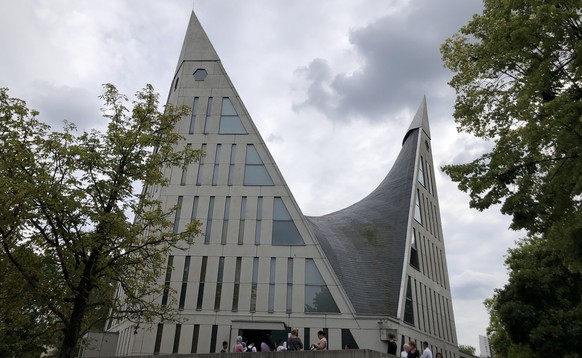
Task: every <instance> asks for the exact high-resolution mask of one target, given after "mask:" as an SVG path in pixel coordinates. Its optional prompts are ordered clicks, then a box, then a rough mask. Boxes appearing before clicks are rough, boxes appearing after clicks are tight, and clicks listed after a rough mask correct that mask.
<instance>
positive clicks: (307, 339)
mask: <svg viewBox="0 0 582 358" xmlns="http://www.w3.org/2000/svg"><path fill="white" fill-rule="evenodd" d="M310 335H311V332H310V329H309V328H304V329H303V337H304V338H305V340H304V341H305V342H303V347H309V346H310V345H311V336H310Z"/></svg>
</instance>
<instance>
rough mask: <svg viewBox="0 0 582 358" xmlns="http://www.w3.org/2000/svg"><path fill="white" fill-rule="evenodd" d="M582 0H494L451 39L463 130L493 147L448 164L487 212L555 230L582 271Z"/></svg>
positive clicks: (446, 51)
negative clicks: (493, 208)
mask: <svg viewBox="0 0 582 358" xmlns="http://www.w3.org/2000/svg"><path fill="white" fill-rule="evenodd" d="M581 9H582V0H560V1H557V0H527V1H526V0H515V1H507V0H484V8H483V13H482V14H480V15H474V16H473V18H472V20H470V21H469V23H468V24H467V25H465V26H464V27H462V28H461V29H460V31H459V32H458V33H457V34H455V35H454V36H453V37H451V38H449V39H448V40H446V41H445V43H444V44H443V45H442V47H441V52H442V55H443V59H444V63H445V66H446V67H448V68H449V69H451V70H452V71H453V72H454V77H453V78H452V80H451V82H450V85H451V86H452V87H453V88H454V89H455V90H456V92H457V98H456V103H455V112H454V117H455V121H456V123H457V125H458V129H459V130H460V131H464V132H468V133H471V134H473V135H475V136H477V137H479V138H482V139H485V140H488V141H491V142H492V143H493V148H492V149H491V151H489V152H487V153H485V154H483V155H481V156H480V157H479V158H477V159H475V160H473V161H472V162H470V163H466V164H453V165H447V166H444V167H443V170H444V172H445V173H446V174H448V175H449V176H450V177H451V179H452V180H453V181H455V182H458V185H459V188H460V189H461V190H463V191H465V192H468V193H469V194H470V198H471V201H470V206H471V207H473V208H477V209H479V210H484V209H486V208H489V207H490V206H491V205H494V204H501V212H502V213H504V214H507V215H511V216H512V224H511V228H512V229H524V230H525V231H526V232H527V233H528V235H530V236H531V237H548V238H551V241H550V242H551V243H552V244H553V245H555V247H558V248H560V250H561V251H562V254H563V255H564V258H565V259H566V260H568V264H569V265H570V266H571V268H572V269H574V270H578V271H582V259H581V258H582V240H579V238H580V237H582V210H581V209H582V180H581V178H582V158H581V154H582V117H581V116H582V69H581V66H580V65H581V64H582V26H581V24H582V23H581V14H582V10H581Z"/></svg>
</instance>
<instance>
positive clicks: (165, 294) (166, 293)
mask: <svg viewBox="0 0 582 358" xmlns="http://www.w3.org/2000/svg"><path fill="white" fill-rule="evenodd" d="M173 265H174V256H172V255H170V256H169V257H168V266H167V267H166V279H165V281H164V291H163V293H162V306H166V305H167V304H168V296H169V293H170V283H171V282H172V271H173V270H174V267H173Z"/></svg>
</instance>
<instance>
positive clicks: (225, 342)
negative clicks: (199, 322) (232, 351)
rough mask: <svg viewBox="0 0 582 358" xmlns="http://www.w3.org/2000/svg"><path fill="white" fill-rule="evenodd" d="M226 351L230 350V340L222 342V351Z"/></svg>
mask: <svg viewBox="0 0 582 358" xmlns="http://www.w3.org/2000/svg"><path fill="white" fill-rule="evenodd" d="M226 352H228V342H227V341H223V342H222V349H221V350H220V353H226Z"/></svg>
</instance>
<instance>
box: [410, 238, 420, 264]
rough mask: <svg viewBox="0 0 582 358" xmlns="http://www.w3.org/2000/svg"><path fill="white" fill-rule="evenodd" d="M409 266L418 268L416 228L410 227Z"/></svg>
mask: <svg viewBox="0 0 582 358" xmlns="http://www.w3.org/2000/svg"><path fill="white" fill-rule="evenodd" d="M410 266H412V267H414V268H415V269H417V270H419V265H418V244H417V238H416V229H415V228H412V237H411V238H410Z"/></svg>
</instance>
